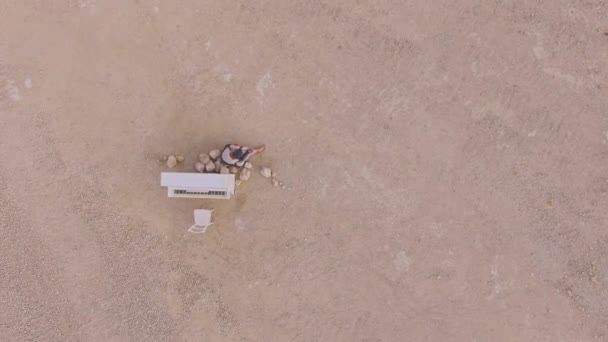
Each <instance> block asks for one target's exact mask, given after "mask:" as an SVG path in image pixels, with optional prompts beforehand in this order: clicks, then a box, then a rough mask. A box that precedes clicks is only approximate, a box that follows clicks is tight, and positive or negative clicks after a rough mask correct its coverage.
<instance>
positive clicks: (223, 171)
mask: <svg viewBox="0 0 608 342" xmlns="http://www.w3.org/2000/svg"><path fill="white" fill-rule="evenodd" d="M220 173H221V174H228V173H230V169H229V168H228V167H226V166H222V167H221V168H220Z"/></svg>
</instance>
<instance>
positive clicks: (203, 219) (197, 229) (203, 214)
mask: <svg viewBox="0 0 608 342" xmlns="http://www.w3.org/2000/svg"><path fill="white" fill-rule="evenodd" d="M212 214H213V209H196V210H194V225H192V227H190V228H188V231H189V232H190V233H194V234H201V233H204V232H205V231H206V230H207V227H209V226H210V225H212V224H213V219H212V217H211V216H212Z"/></svg>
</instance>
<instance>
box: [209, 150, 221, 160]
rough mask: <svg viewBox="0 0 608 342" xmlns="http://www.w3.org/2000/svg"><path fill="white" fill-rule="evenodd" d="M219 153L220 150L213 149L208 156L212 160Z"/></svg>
mask: <svg viewBox="0 0 608 342" xmlns="http://www.w3.org/2000/svg"><path fill="white" fill-rule="evenodd" d="M221 154H222V152H221V151H220V150H213V151H211V152H209V157H211V159H213V160H216V159H217V158H218V157H219V156H220V155H221Z"/></svg>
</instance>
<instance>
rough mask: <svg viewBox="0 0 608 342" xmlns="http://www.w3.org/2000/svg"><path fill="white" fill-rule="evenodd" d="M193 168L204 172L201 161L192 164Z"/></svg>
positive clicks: (203, 165)
mask: <svg viewBox="0 0 608 342" xmlns="http://www.w3.org/2000/svg"><path fill="white" fill-rule="evenodd" d="M194 168H195V169H196V171H198V172H200V173H203V172H205V164H203V163H201V162H197V163H196V164H194Z"/></svg>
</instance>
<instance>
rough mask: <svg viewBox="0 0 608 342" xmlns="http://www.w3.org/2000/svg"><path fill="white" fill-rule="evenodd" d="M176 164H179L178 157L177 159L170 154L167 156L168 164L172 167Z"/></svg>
mask: <svg viewBox="0 0 608 342" xmlns="http://www.w3.org/2000/svg"><path fill="white" fill-rule="evenodd" d="M175 165H177V159H175V156H174V155H170V156H169V157H168V158H167V166H168V167H169V168H170V169H172V168H173V167H174V166H175Z"/></svg>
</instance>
